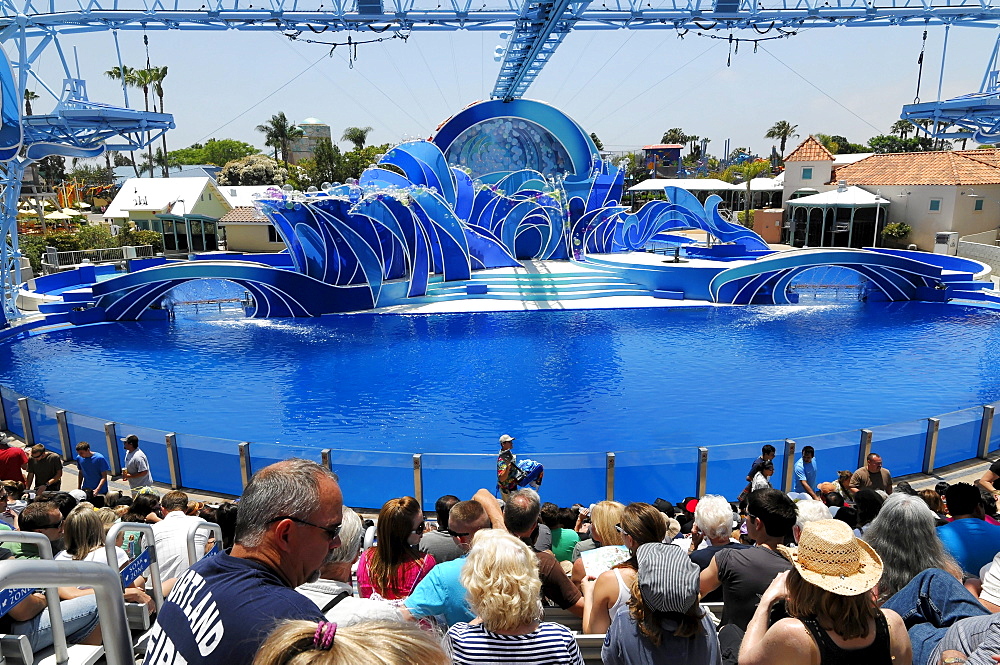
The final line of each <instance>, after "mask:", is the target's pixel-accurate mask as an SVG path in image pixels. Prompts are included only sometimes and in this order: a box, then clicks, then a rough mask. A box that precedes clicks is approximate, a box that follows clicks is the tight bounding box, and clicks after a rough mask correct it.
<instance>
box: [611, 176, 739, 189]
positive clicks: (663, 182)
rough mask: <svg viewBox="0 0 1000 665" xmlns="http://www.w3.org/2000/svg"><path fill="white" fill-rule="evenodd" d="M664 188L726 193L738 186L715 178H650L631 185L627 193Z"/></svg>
mask: <svg viewBox="0 0 1000 665" xmlns="http://www.w3.org/2000/svg"><path fill="white" fill-rule="evenodd" d="M664 187H681V188H683V189H686V190H688V191H689V192H728V191H730V190H732V189H739V187H740V185H733V184H730V183H728V182H725V181H724V180H718V179H716V178H650V179H649V180H643V181H642V182H640V183H639V184H637V185H632V186H631V187H629V188H628V191H630V192H658V191H663V188H664Z"/></svg>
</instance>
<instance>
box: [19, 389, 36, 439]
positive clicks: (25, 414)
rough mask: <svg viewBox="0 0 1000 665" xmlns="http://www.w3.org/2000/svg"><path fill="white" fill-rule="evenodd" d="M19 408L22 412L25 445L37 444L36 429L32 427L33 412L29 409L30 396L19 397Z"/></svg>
mask: <svg viewBox="0 0 1000 665" xmlns="http://www.w3.org/2000/svg"><path fill="white" fill-rule="evenodd" d="M17 408H18V410H20V412H21V426H22V427H24V446H25V447H26V448H30V447H32V446H33V445H35V431H34V430H33V429H32V428H31V412H30V411H28V398H27V397H21V398H20V399H18V400H17Z"/></svg>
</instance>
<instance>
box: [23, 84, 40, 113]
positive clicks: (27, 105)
mask: <svg viewBox="0 0 1000 665" xmlns="http://www.w3.org/2000/svg"><path fill="white" fill-rule="evenodd" d="M39 97H41V95H39V94H38V93H37V92H32V91H31V90H25V91H24V115H31V102H32V101H34V100H36V99H38V98H39Z"/></svg>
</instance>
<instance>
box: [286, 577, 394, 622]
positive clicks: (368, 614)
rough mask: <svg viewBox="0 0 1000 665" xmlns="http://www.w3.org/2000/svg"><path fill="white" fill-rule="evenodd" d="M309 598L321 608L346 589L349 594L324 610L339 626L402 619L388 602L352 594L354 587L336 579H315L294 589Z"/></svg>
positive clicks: (329, 619) (330, 619)
mask: <svg viewBox="0 0 1000 665" xmlns="http://www.w3.org/2000/svg"><path fill="white" fill-rule="evenodd" d="M295 590H296V591H298V592H299V593H301V594H302V595H303V596H305V597H306V598H308V599H309V600H311V601H313V602H314V603H316V607H318V608H320V609H323V608H324V607H326V605H327V603H329V602H330V601H331V600H333V599H334V597H335V596H336V595H337V594H339V593H341V592H343V591H347V592H348V593H350V595H349V596H347V597H346V598H344V599H343V600H341V601H340V602H339V603H337V604H336V605H334V606H333V607H331V608H330V609H328V610H327V611H326V618H327V620H328V621H333V622H334V623H336V624H338V625H341V626H349V625H351V624H353V623H360V622H362V621H378V620H382V621H402V620H403V616H402V615H401V614H400V613H399V610H398V609H396V608H395V607H393V606H392V605H391V604H390V603H385V602H381V601H378V600H372V599H371V598H357V597H355V595H354V588H353V587H352V586H351V585H350V584H347V583H346V582H338V581H337V580H316V581H315V582H307V583H306V584H303V585H302V586H299V587H296V589H295Z"/></svg>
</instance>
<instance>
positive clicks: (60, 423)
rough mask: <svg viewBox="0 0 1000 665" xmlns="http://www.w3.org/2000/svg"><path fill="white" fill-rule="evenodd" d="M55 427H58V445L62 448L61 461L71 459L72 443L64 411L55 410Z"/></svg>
mask: <svg viewBox="0 0 1000 665" xmlns="http://www.w3.org/2000/svg"><path fill="white" fill-rule="evenodd" d="M56 427H57V428H58V429H59V446H60V447H61V448H62V456H63V461H66V462H68V461H70V460H71V459H73V444H72V442H71V441H70V438H69V423H67V422H66V411H65V410H63V409H59V410H58V411H56Z"/></svg>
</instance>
